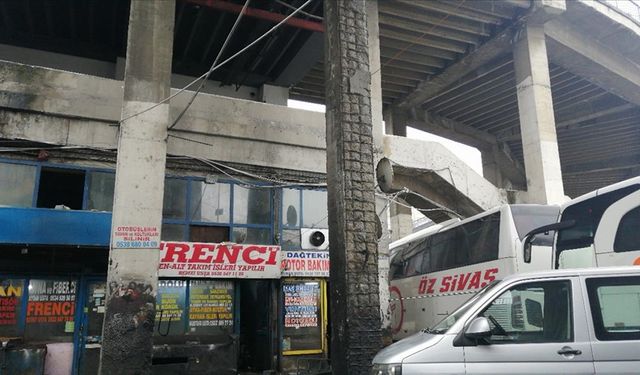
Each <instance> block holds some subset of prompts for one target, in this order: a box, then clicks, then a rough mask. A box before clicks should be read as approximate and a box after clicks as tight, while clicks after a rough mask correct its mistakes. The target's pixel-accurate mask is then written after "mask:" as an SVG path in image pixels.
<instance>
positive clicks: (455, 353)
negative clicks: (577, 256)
mask: <svg viewBox="0 0 640 375" xmlns="http://www.w3.org/2000/svg"><path fill="white" fill-rule="evenodd" d="M638 373H640V267H617V268H594V269H574V270H553V271H545V272H536V273H528V274H517V275H511V276H508V277H506V278H505V279H504V280H502V281H500V282H494V283H493V284H491V285H488V286H487V287H485V288H484V289H483V290H481V291H480V292H479V293H478V294H476V295H475V296H473V297H472V298H471V299H470V300H469V301H467V302H466V303H464V304H463V305H462V306H461V307H460V308H458V309H457V310H456V311H455V312H453V313H452V314H451V315H449V316H448V317H446V318H445V319H443V320H442V321H441V322H440V323H438V324H437V325H435V326H434V327H433V328H431V329H425V330H422V331H420V332H418V333H416V334H414V335H412V336H409V337H407V338H406V339H404V340H400V341H399V342H397V343H395V344H392V345H390V346H389V347H387V348H385V349H383V350H382V351H380V352H379V353H378V354H377V355H376V356H375V358H374V359H373V369H372V371H371V374H375V375H392V374H393V375H414V374H546V375H552V374H638Z"/></svg>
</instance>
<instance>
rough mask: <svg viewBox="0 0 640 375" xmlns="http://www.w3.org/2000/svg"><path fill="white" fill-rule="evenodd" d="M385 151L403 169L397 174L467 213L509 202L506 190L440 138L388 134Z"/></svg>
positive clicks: (426, 193) (396, 167)
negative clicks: (426, 138)
mask: <svg viewBox="0 0 640 375" xmlns="http://www.w3.org/2000/svg"><path fill="white" fill-rule="evenodd" d="M384 151H385V156H386V157H387V158H388V159H389V160H391V161H392V162H393V165H394V171H400V173H397V174H396V175H399V176H403V175H404V176H406V177H407V178H406V181H408V182H410V183H411V184H412V185H411V186H414V188H415V189H418V190H416V191H417V192H419V193H421V194H422V195H425V196H427V197H428V198H430V199H432V200H433V201H435V202H437V203H439V204H441V205H443V206H445V207H448V208H450V209H453V210H454V211H456V212H458V213H461V214H462V215H463V216H470V215H471V214H474V213H477V212H480V211H482V210H487V209H489V208H492V207H495V206H497V205H500V204H503V203H506V202H507V198H506V193H505V192H504V191H503V190H500V189H498V188H496V187H495V186H494V185H492V184H491V183H490V182H489V181H487V180H486V179H484V178H483V177H482V176H480V175H479V174H478V173H476V172H475V171H474V170H472V169H471V168H470V167H469V166H467V164H466V163H464V162H463V161H461V160H460V159H458V158H457V157H456V156H455V155H454V154H453V153H451V152H450V151H449V150H447V149H446V148H445V147H444V146H442V145H440V144H439V143H437V142H427V141H421V140H415V139H408V138H405V137H396V136H389V135H387V136H385V138H384ZM419 175H422V176H424V180H423V181H422V182H420V181H418V179H419V177H418V176H419ZM392 185H393V183H392ZM420 185H421V186H423V188H419V186H420ZM412 190H414V189H412ZM420 190H422V191H420ZM476 210H477V211H476ZM445 220H446V219H445Z"/></svg>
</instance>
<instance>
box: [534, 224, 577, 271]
mask: <svg viewBox="0 0 640 375" xmlns="http://www.w3.org/2000/svg"><path fill="white" fill-rule="evenodd" d="M574 225H576V221H575V220H566V221H561V222H559V223H553V224H549V225H544V226H541V227H539V228H536V229H534V230H532V231H531V232H529V233H527V234H526V235H525V236H524V239H523V241H522V251H523V254H522V255H523V258H524V262H525V263H531V246H532V242H533V240H534V239H535V237H536V234H540V233H548V232H551V231H559V230H563V229H567V228H571V227H572V226H574Z"/></svg>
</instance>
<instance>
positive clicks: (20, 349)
mask: <svg viewBox="0 0 640 375" xmlns="http://www.w3.org/2000/svg"><path fill="white" fill-rule="evenodd" d="M114 177H115V176H114V173H113V171H112V170H108V169H97V168H92V167H84V166H77V165H70V164H55V163H51V162H36V161H26V160H8V159H2V160H0V189H2V191H4V192H5V194H3V195H2V196H0V252H1V254H2V263H1V264H0V341H2V342H3V343H6V344H5V345H3V346H2V348H1V349H0V375H4V374H31V373H33V374H40V373H50V374H95V373H96V371H97V367H98V362H99V356H100V349H101V335H102V322H103V319H104V314H105V298H106V296H107V295H109V294H110V293H113V292H114V290H113V289H112V288H115V287H116V286H110V285H107V283H106V271H107V262H108V253H109V234H110V224H111V212H110V211H111V207H112V199H113V185H114ZM60 187H64V189H62V188H60ZM163 206H164V209H163V225H162V240H163V242H162V255H161V264H160V268H159V270H158V272H159V276H160V279H159V284H158V289H157V290H156V291H154V292H153V294H155V295H156V296H157V299H156V303H157V304H156V315H155V321H154V354H153V367H154V369H153V371H154V373H157V374H163V373H166V374H180V373H182V374H198V373H211V371H212V370H211V369H215V373H216V374H224V373H236V372H238V373H263V372H264V371H267V372H269V371H271V372H280V373H283V374H287V373H296V372H297V371H299V370H303V369H318V370H319V371H320V370H322V369H325V368H328V356H327V353H328V347H327V342H328V341H327V337H326V336H327V328H326V327H327V322H328V315H327V311H328V308H327V298H326V293H327V288H328V286H327V280H328V272H329V267H328V251H327V243H328V239H327V236H328V234H327V231H326V227H327V223H326V217H327V213H326V207H327V205H326V191H323V190H318V189H307V188H303V187H292V188H276V187H270V186H264V185H258V184H253V185H246V184H245V183H242V184H241V183H239V182H238V181H235V180H233V179H229V180H218V179H214V178H210V177H204V176H202V177H198V176H171V177H167V178H166V181H165V194H164V204H163ZM310 228H311V229H310ZM316 232H319V233H320V234H322V235H323V236H324V237H323V238H322V241H320V242H318V238H315V239H314V240H313V241H311V240H312V239H313V236H312V235H313V234H314V233H316ZM316 237H318V236H317V235H316ZM320 237H322V236H320ZM312 242H313V243H312ZM140 288H143V286H141V285H136V284H135V283H132V284H131V285H128V286H127V287H120V286H119V287H118V290H117V291H115V292H117V293H121V294H123V295H129V296H136V295H140V294H144V293H143V292H144V291H143V290H140Z"/></svg>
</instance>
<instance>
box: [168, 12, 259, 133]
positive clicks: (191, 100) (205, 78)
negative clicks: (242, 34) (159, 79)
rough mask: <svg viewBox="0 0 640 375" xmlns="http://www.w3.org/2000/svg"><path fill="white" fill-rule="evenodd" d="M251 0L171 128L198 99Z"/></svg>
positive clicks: (171, 127)
mask: <svg viewBox="0 0 640 375" xmlns="http://www.w3.org/2000/svg"><path fill="white" fill-rule="evenodd" d="M250 1H251V0H247V1H245V2H244V6H243V7H242V10H241V11H240V13H238V17H236V22H234V23H233V26H232V27H231V31H229V34H228V35H227V38H226V39H225V40H224V43H222V47H220V51H218V55H217V56H216V58H215V59H214V60H213V63H212V64H211V68H209V71H207V75H206V76H205V77H204V78H203V79H202V81H201V82H200V86H198V89H197V90H196V92H194V93H193V96H191V99H190V100H189V103H187V105H186V106H185V107H184V109H183V110H182V111H181V112H180V114H179V115H178V116H177V117H176V119H175V120H173V123H172V124H171V126H169V129H173V127H174V126H176V124H177V123H178V121H180V119H182V116H184V114H185V113H186V112H187V110H188V109H189V107H191V104H193V101H194V100H196V96H198V94H199V93H200V91H202V89H204V86H205V85H206V84H207V80H209V76H210V75H211V72H213V69H214V68H215V66H216V64H217V63H218V60H220V57H222V53H223V52H224V49H225V48H226V47H227V43H229V41H230V40H231V37H232V36H233V34H234V32H235V31H236V27H237V26H238V24H239V23H240V20H241V19H242V16H243V15H244V11H245V10H246V9H247V6H248V5H249V2H250Z"/></svg>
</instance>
